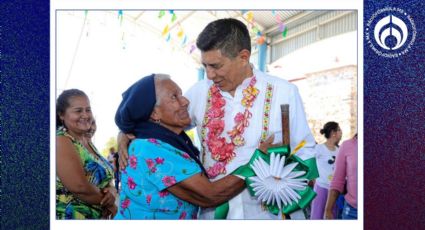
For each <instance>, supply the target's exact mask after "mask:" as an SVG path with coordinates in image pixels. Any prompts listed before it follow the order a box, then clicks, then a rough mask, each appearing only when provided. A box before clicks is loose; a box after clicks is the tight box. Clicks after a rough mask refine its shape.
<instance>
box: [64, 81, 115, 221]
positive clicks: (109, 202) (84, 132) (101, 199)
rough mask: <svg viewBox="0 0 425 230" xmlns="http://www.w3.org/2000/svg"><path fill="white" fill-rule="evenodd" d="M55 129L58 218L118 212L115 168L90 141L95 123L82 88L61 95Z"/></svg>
mask: <svg viewBox="0 0 425 230" xmlns="http://www.w3.org/2000/svg"><path fill="white" fill-rule="evenodd" d="M56 128H57V132H56V174H57V177H56V218H57V219H101V218H111V217H112V216H114V215H115V213H116V211H117V207H116V205H115V196H116V191H115V188H114V187H113V186H112V183H111V182H112V180H113V169H112V166H111V165H110V164H109V163H108V161H107V160H106V159H105V158H103V157H102V156H101V155H100V154H99V152H98V150H97V149H96V147H95V146H94V145H93V143H92V142H91V138H92V136H93V135H94V132H95V131H96V124H95V123H94V120H93V114H92V111H91V107H90V101H89V98H88V97H87V95H86V94H85V93H84V92H83V91H81V90H78V89H69V90H65V91H63V92H62V94H61V95H59V97H58V98H57V102H56Z"/></svg>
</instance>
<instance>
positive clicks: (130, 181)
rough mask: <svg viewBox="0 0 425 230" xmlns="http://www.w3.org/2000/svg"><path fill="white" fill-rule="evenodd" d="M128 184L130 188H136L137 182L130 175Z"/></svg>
mask: <svg viewBox="0 0 425 230" xmlns="http://www.w3.org/2000/svg"><path fill="white" fill-rule="evenodd" d="M127 184H128V188H130V189H131V190H133V189H135V188H136V183H135V182H134V179H133V178H131V177H128V179H127Z"/></svg>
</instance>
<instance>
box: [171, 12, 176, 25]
mask: <svg viewBox="0 0 425 230" xmlns="http://www.w3.org/2000/svg"><path fill="white" fill-rule="evenodd" d="M176 19H177V16H176V14H175V13H173V15H172V17H171V23H173V22H174V21H175V20H176Z"/></svg>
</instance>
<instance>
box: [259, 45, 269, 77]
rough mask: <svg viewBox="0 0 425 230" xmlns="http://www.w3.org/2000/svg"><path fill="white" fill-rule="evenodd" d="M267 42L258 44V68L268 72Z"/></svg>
mask: <svg viewBox="0 0 425 230" xmlns="http://www.w3.org/2000/svg"><path fill="white" fill-rule="evenodd" d="M266 59H267V43H266V42H264V43H263V44H261V45H259V46H258V69H259V70H261V71H262V72H266Z"/></svg>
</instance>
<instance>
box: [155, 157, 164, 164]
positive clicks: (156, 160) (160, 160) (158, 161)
mask: <svg viewBox="0 0 425 230" xmlns="http://www.w3.org/2000/svg"><path fill="white" fill-rule="evenodd" d="M155 162H156V163H157V164H159V165H160V164H162V163H164V158H161V157H157V158H155Z"/></svg>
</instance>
